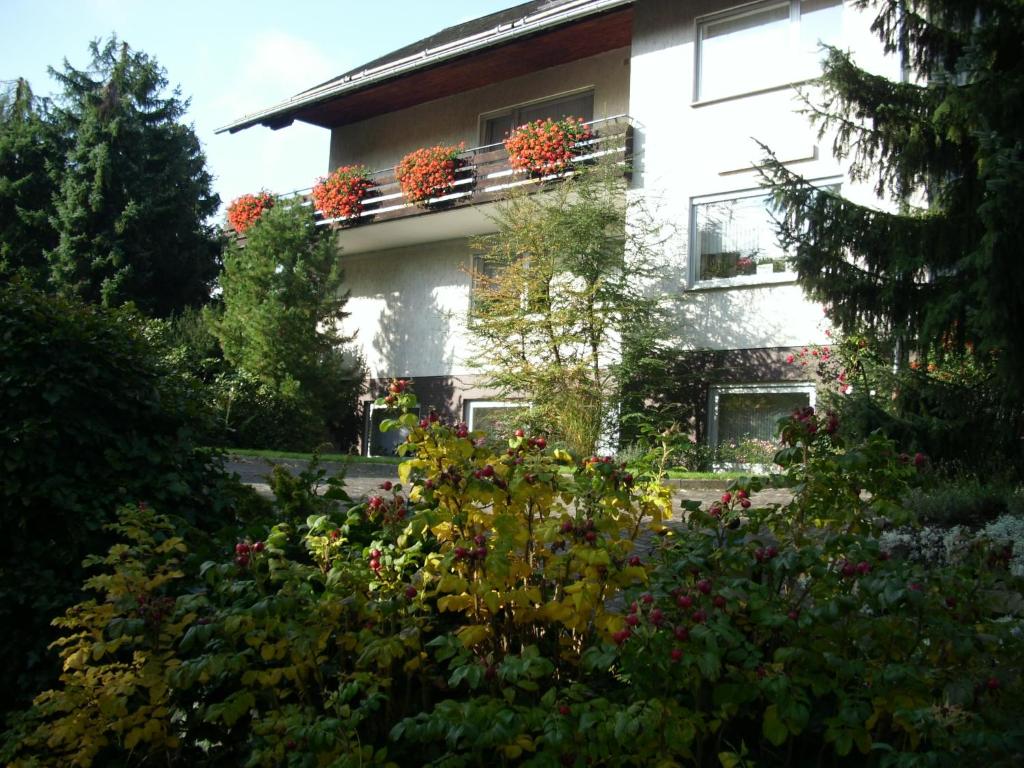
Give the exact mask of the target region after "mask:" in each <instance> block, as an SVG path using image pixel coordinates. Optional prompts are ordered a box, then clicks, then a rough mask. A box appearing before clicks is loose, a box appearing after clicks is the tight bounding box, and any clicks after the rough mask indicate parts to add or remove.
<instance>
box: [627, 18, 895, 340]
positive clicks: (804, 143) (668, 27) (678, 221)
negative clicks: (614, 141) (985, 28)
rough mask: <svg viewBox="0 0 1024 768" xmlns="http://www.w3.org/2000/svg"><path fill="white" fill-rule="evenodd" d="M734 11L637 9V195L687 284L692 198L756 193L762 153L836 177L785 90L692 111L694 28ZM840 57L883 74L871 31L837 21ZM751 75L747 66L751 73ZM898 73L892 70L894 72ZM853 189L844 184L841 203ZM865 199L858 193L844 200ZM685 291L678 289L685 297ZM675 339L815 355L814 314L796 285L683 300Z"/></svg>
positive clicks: (633, 71) (825, 147) (827, 144)
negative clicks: (664, 228) (809, 349)
mask: <svg viewBox="0 0 1024 768" xmlns="http://www.w3.org/2000/svg"><path fill="white" fill-rule="evenodd" d="M739 5H741V3H739V2H721V1H720V0H719V1H717V2H716V1H713V0H703V1H698V2H693V3H681V2H677V0H639V1H638V3H637V6H636V20H635V26H634V33H633V46H632V52H631V55H632V62H631V67H630V87H629V93H630V102H629V114H630V115H631V116H632V117H633V119H634V120H635V121H636V125H637V137H636V142H635V146H636V152H637V154H636V158H635V161H634V164H635V171H636V172H635V176H634V179H635V182H634V183H635V185H636V187H637V189H638V191H640V192H641V193H643V194H644V195H646V197H647V198H648V201H649V204H650V205H651V206H652V207H653V208H654V209H655V211H656V213H657V215H658V216H659V217H661V218H663V219H664V220H666V221H667V222H670V224H671V227H672V229H673V234H672V237H671V238H670V240H669V244H668V248H667V252H668V253H669V255H670V258H671V259H672V261H673V262H674V263H673V267H674V269H673V272H674V273H675V274H677V275H679V276H680V277H681V278H682V280H684V281H685V279H686V276H687V275H688V274H689V271H690V270H689V264H688V251H689V238H690V228H689V216H690V203H691V199H692V198H694V197H700V196H704V195H713V194H719V193H728V192H733V191H741V190H749V189H753V188H756V187H758V186H759V178H758V176H757V174H756V173H755V172H754V171H753V170H752V169H751V165H753V164H756V163H758V162H759V160H760V158H761V157H762V153H761V150H760V149H759V147H758V146H757V144H756V142H755V141H754V139H757V140H759V141H761V142H762V143H764V144H767V145H768V146H770V147H771V148H772V149H773V150H774V151H775V152H776V155H777V156H778V158H779V159H780V160H782V161H783V162H786V163H788V164H790V167H791V168H792V169H793V170H794V171H795V172H797V173H800V174H801V175H803V176H804V177H805V178H808V179H819V178H825V177H834V176H839V175H841V174H842V172H843V168H842V166H841V164H840V163H838V162H837V161H836V160H834V159H833V158H832V156H831V152H830V148H831V141H830V139H829V138H828V137H825V138H824V139H819V138H818V137H817V136H816V131H815V130H814V129H813V128H812V127H811V126H810V124H809V123H808V121H807V118H806V117H804V116H803V115H800V114H798V113H797V112H796V110H797V109H799V108H800V107H801V106H802V105H801V102H800V101H799V99H798V97H797V94H796V91H795V89H794V88H792V87H782V88H779V89H777V90H771V91H767V92H761V93H756V94H749V95H743V96H736V97H730V98H725V99H721V100H718V101H711V102H704V103H699V102H695V100H694V93H695V88H694V77H695V60H696V51H695V45H694V37H695V30H696V19H697V18H698V17H699V16H701V15H704V14H707V13H710V12H715V11H720V10H725V9H727V8H730V7H735V6H739ZM842 23H843V29H842V41H843V45H844V46H849V47H850V48H852V49H854V50H856V51H861V52H862V55H860V56H859V60H860V61H862V62H864V63H866V64H869V65H870V66H871V68H872V69H875V70H876V71H887V72H888V73H889V74H893V67H894V64H893V62H891V61H885V60H884V59H883V58H882V56H881V51H880V47H879V46H878V45H877V42H876V41H874V39H873V38H872V37H871V36H870V33H869V32H868V29H867V27H868V24H869V19H868V18H867V17H866V16H865V15H864V14H860V13H858V12H856V11H855V10H854V9H853V8H852V7H850V6H849V5H847V6H846V7H845V8H844V9H843V22H842ZM749 64H750V66H752V67H755V66H757V62H756V61H751V62H749ZM896 71H898V70H896ZM850 189H851V187H850V185H849V184H848V183H847V182H844V185H843V191H844V193H848V192H849V191H850ZM854 191H855V193H856V194H857V196H859V197H864V191H863V190H854ZM685 287H686V286H685V285H679V286H677V288H678V289H680V290H683V289H685ZM685 305H686V308H685V311H684V312H683V313H682V316H681V323H680V327H679V329H678V332H679V336H680V344H681V346H683V347H686V348H703V349H745V348H758V347H774V346H798V345H804V344H809V343H825V341H826V339H825V336H824V331H825V330H826V328H827V327H828V326H827V324H826V323H824V322H822V312H821V309H820V307H818V306H815V305H814V304H812V303H811V302H809V301H807V300H806V299H805V298H804V297H803V294H802V291H801V290H800V288H799V287H798V286H797V285H795V284H794V283H788V284H774V285H767V286H744V287H734V288H729V289H714V290H690V291H688V292H687V293H686V296H685Z"/></svg>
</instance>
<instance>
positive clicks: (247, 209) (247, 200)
mask: <svg viewBox="0 0 1024 768" xmlns="http://www.w3.org/2000/svg"><path fill="white" fill-rule="evenodd" d="M273 207H274V196H273V195H272V194H270V193H269V192H266V191H263V190H261V191H259V192H257V193H256V194H255V195H242V196H241V197H236V198H235V199H234V200H232V201H231V205H229V206H228V224H230V225H231V228H232V229H234V230H235V232H237V233H238V234H240V235H241V234H244V233H245V231H246V230H247V229H249V227H251V226H252V225H253V224H255V223H256V221H257V220H258V219H259V217H260V216H262V215H263V212H264V211H268V210H270V209H271V208H273Z"/></svg>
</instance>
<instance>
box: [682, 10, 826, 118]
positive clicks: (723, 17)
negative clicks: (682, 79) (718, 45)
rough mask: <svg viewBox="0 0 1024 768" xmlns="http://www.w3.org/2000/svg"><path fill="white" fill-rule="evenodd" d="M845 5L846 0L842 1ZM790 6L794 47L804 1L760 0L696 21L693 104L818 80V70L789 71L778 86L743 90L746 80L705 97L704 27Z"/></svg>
mask: <svg viewBox="0 0 1024 768" xmlns="http://www.w3.org/2000/svg"><path fill="white" fill-rule="evenodd" d="M839 4H840V5H843V3H839ZM785 5H789V38H790V48H791V49H792V48H794V47H796V46H798V45H799V36H800V0H759V2H754V3H747V4H746V5H740V6H737V7H735V8H729V9H727V10H724V11H716V12H715V13H709V14H707V15H705V16H698V17H697V18H696V20H695V25H694V40H695V44H694V46H693V49H694V63H693V103H694V105H698V106H699V105H700V104H713V103H715V102H718V101H726V100H729V99H735V98H741V97H744V96H751V95H753V94H758V93H766V92H770V91H777V90H781V89H785V88H792V87H793V86H794V85H799V84H800V83H806V82H808V81H809V80H812V79H814V78H815V77H816V76H817V75H816V74H814V73H807V74H806V75H802V74H796V76H795V77H794V76H793V75H794V73H792V72H788V73H785V74H784V75H783V76H782V81H781V82H779V83H776V84H774V85H767V86H763V87H759V88H754V89H752V90H743V83H742V82H738V83H737V84H736V86H737V88H736V90H735V91H730V92H728V93H720V94H715V95H714V96H709V97H705V96H704V95H702V94H701V78H702V75H703V71H702V70H703V63H702V60H703V55H702V54H703V51H702V48H703V45H702V44H703V41H704V28H705V27H706V26H707V25H708V24H717V23H720V22H722V21H728V20H730V19H739V18H742V17H744V16H751V15H753V14H756V13H762V12H764V11H766V10H768V9H769V8H774V7H781V6H785ZM789 53H790V51H785V52H780V55H787V56H788V55H789ZM786 66H787V67H791V66H792V64H791V62H789V61H787V63H786Z"/></svg>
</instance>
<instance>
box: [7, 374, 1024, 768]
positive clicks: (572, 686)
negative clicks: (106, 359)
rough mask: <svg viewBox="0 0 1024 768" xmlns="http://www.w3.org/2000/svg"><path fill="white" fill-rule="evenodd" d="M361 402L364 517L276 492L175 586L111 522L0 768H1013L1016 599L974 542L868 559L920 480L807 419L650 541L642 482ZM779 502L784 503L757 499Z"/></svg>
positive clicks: (143, 536)
mask: <svg viewBox="0 0 1024 768" xmlns="http://www.w3.org/2000/svg"><path fill="white" fill-rule="evenodd" d="M385 397H386V398H391V399H390V401H386V400H385V398H384V397H382V398H381V399H380V400H379V401H378V402H377V405H378V406H380V407H390V408H391V409H392V410H393V413H392V414H391V415H392V416H393V418H390V419H387V420H385V422H384V423H383V424H382V428H384V429H392V428H402V429H403V430H405V431H406V433H407V435H408V437H407V440H406V442H405V443H404V444H403V446H402V448H401V451H402V452H403V453H404V454H405V455H407V456H408V457H409V459H408V461H406V462H405V463H404V464H403V465H402V466H401V467H400V469H399V480H398V482H395V481H392V480H386V481H383V482H381V483H380V487H379V488H378V489H377V490H376V491H374V493H372V494H371V495H370V497H369V499H367V500H366V501H363V502H360V503H353V502H352V501H350V500H348V499H347V497H345V496H344V495H343V493H342V492H341V491H340V489H339V487H338V485H337V484H335V485H330V484H328V490H327V493H326V494H322V493H320V492H318V491H320V490H321V487H320V486H321V481H322V479H323V478H322V476H321V475H320V474H319V472H318V471H317V470H316V469H315V468H309V469H307V470H306V471H305V472H304V473H302V475H301V481H300V479H296V478H293V480H292V482H291V484H289V483H288V482H286V481H284V480H283V479H281V478H278V479H277V480H276V481H275V492H276V493H278V495H279V503H280V505H281V507H282V514H281V515H280V520H279V522H277V523H276V524H274V525H272V526H271V527H270V528H269V530H266V529H264V530H244V531H238V530H231V531H230V532H229V534H228V535H227V538H225V539H223V540H222V542H221V546H220V548H219V550H218V556H217V557H216V558H215V559H213V560H211V561H209V562H207V563H204V564H203V565H202V566H199V567H198V568H197V567H196V566H195V564H194V563H191V562H190V560H189V559H188V557H187V554H186V552H185V551H184V545H183V542H182V540H181V539H179V538H177V537H175V536H173V530H172V529H171V527H170V525H169V524H168V523H167V521H166V520H164V519H162V518H159V517H158V516H156V515H155V514H154V513H153V512H152V511H151V510H146V509H129V510H126V512H125V514H124V516H123V519H122V523H121V525H120V527H119V532H120V533H121V534H122V535H123V536H124V538H125V543H124V544H118V545H115V547H114V548H112V549H111V551H110V553H109V555H108V556H107V557H106V558H102V559H100V558H95V559H94V560H93V561H92V562H94V563H95V564H97V565H100V566H101V567H102V569H103V572H102V573H101V574H98V575H97V576H96V577H95V578H94V579H92V580H91V581H90V587H91V588H92V589H94V590H96V591H97V592H98V593H99V595H98V597H97V599H96V600H92V601H87V602H85V603H82V604H80V605H79V606H77V607H76V608H74V609H72V611H70V612H69V613H68V614H67V616H66V617H64V618H63V619H61V621H60V626H62V627H63V628H64V629H65V630H66V634H65V636H64V637H63V638H62V639H61V640H60V641H59V642H58V647H59V648H60V649H61V654H62V656H63V661H64V674H63V677H62V686H61V687H60V688H58V689H55V690H53V691H49V692H47V693H44V694H43V695H42V696H40V697H39V698H38V699H37V701H36V707H35V709H34V710H33V711H32V712H30V713H29V714H28V715H27V716H24V717H21V718H18V719H17V720H16V723H15V727H14V728H13V729H12V730H11V732H10V734H9V735H8V736H6V737H5V738H6V739H7V741H6V744H5V746H3V747H0V760H2V761H3V762H4V763H5V764H11V765H16V766H20V765H31V764H36V763H44V764H67V765H83V766H88V765H93V764H95V765H111V764H124V763H127V762H128V761H129V759H132V760H136V761H138V762H146V761H148V762H153V763H167V764H188V765H193V764H194V765H200V766H203V765H211V766H212V765H306V764H309V765H339V766H349V765H352V766H354V765H359V764H378V765H380V764H385V765H386V764H395V765H494V764H500V765H524V766H526V765H571V766H586V765H609V766H610V765H635V766H646V765H658V764H664V765H699V766H721V765H725V766H742V765H755V764H756V765H768V766H782V765H819V764H822V765H837V764H844V765H872V766H874V765H878V766H890V765H891V766H904V765H906V766H911V765H945V764H950V763H951V761H955V762H960V763H963V764H972V765H973V764H990V765H993V766H997V765H1014V764H1019V763H1020V758H1021V756H1022V755H1024V727H1022V726H1021V723H1022V722H1024V682H1022V672H1021V670H1022V669H1024V627H1022V621H1021V617H1020V613H1021V604H1020V587H1021V580H1020V579H1019V578H1018V577H1015V575H1014V574H1013V573H1012V572H1011V571H1010V570H1009V569H1008V567H1007V565H1006V561H1005V558H1002V559H1001V558H999V557H995V558H994V557H992V556H991V555H992V552H991V551H989V548H988V546H987V545H986V544H985V543H984V542H982V543H979V544H977V546H976V549H975V550H973V551H972V552H970V553H967V554H965V557H964V558H963V559H962V560H959V561H958V562H957V563H956V564H953V565H949V564H947V566H946V567H943V568H931V567H930V566H928V565H927V564H923V563H919V562H915V561H911V560H907V559H903V558H901V557H900V556H899V555H898V554H896V553H893V552H890V551H888V550H886V549H885V548H884V547H883V546H882V545H881V544H880V542H879V539H878V533H879V532H880V531H881V529H882V528H883V526H884V525H885V524H886V520H887V519H890V518H891V517H892V516H893V515H894V514H896V513H897V505H898V500H899V499H900V498H901V497H902V494H904V493H906V492H907V491H908V490H909V489H910V488H911V487H912V484H913V483H914V482H916V481H917V479H918V478H919V477H920V474H919V470H918V469H917V468H916V467H914V466H913V462H904V461H902V460H901V458H900V455H899V453H898V452H897V451H896V449H895V446H894V445H893V444H892V443H891V442H890V441H887V440H884V439H882V438H878V439H877V440H875V441H873V442H871V443H870V444H855V445H844V444H843V443H842V441H841V440H840V439H839V438H838V436H837V435H836V433H835V432H833V433H832V434H829V426H830V425H829V418H828V417H827V416H825V417H821V416H819V415H818V414H817V413H815V412H812V411H805V410H801V411H799V412H797V413H796V414H794V415H793V417H792V418H790V419H788V420H787V421H786V423H785V424H784V425H783V439H784V442H785V443H786V448H784V449H783V451H781V452H780V454H781V455H780V461H781V462H782V463H783V464H784V466H785V467H786V474H785V475H780V476H776V477H772V478H741V479H739V480H736V481H735V482H734V483H733V484H732V485H731V487H730V488H729V489H728V490H727V491H726V492H724V493H723V494H721V496H720V497H719V498H718V499H717V500H716V501H715V502H714V503H713V504H711V505H708V506H707V507H706V508H702V506H701V505H700V504H698V503H692V502H684V503H683V508H684V512H685V514H684V520H683V522H682V523H681V524H679V525H676V526H674V527H673V528H672V529H670V528H669V527H668V526H667V525H666V518H667V516H668V515H669V512H670V510H669V508H668V507H667V505H666V501H667V497H666V495H665V494H664V492H663V489H662V488H661V486H660V483H659V482H658V479H657V478H651V477H645V476H635V475H634V474H633V472H631V471H630V469H629V468H628V467H625V466H623V465H622V464H620V463H618V462H616V461H614V460H613V459H611V458H608V457H602V456H591V457H589V458H588V459H586V460H584V461H581V462H575V461H574V460H573V458H572V457H571V456H569V455H568V454H566V453H565V452H564V451H561V450H559V449H557V448H554V447H552V446H549V445H548V442H547V439H546V437H545V436H544V435H543V434H539V433H532V434H530V433H528V432H527V431H526V430H524V429H520V430H517V431H516V432H514V433H513V434H511V435H509V436H508V439H507V441H506V443H505V445H506V446H507V448H505V449H504V450H502V451H500V452H493V451H491V450H490V449H489V448H488V447H487V444H486V443H485V442H484V441H483V435H482V433H480V432H476V431H472V430H470V429H469V428H468V427H467V425H465V424H464V423H462V422H459V421H452V420H450V419H448V418H446V417H445V416H443V415H441V414H438V413H437V412H436V411H428V415H426V416H421V415H420V414H419V403H418V401H417V399H416V396H415V394H414V393H413V391H412V387H411V384H410V382H408V381H407V380H396V381H393V382H391V384H390V385H389V386H388V388H387V394H386V395H385ZM775 485H777V486H787V487H789V488H790V489H791V490H792V492H793V501H792V503H790V504H787V505H785V506H780V505H769V506H764V505H761V504H759V503H758V494H759V493H760V492H761V491H763V490H764V489H765V488H766V487H768V486H775ZM300 486H308V487H300ZM828 493H830V494H831V495H832V497H834V498H832V499H831V500H828V499H826V498H825V494H828ZM641 534H643V535H642V536H641ZM641 541H642V543H641V544H640V545H639V546H638V542H641ZM211 733H215V734H217V737H216V739H215V740H212V739H211V738H210V734H211Z"/></svg>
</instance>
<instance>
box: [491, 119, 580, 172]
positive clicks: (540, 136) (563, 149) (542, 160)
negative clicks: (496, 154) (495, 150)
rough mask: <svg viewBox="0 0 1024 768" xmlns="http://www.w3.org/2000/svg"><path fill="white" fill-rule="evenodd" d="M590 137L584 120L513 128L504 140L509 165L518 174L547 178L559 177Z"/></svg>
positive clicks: (538, 122)
mask: <svg viewBox="0 0 1024 768" xmlns="http://www.w3.org/2000/svg"><path fill="white" fill-rule="evenodd" d="M591 136H592V134H591V131H590V126H589V125H587V124H586V123H585V122H584V121H583V118H573V117H567V118H565V119H563V120H552V119H551V118H548V119H547V120H536V121H534V122H532V123H526V124H525V125H521V126H519V127H518V128H516V129H515V130H514V131H512V133H511V134H510V135H509V137H508V138H507V139H505V149H506V150H507V151H508V155H509V162H510V163H511V164H512V167H513V168H514V169H515V170H517V171H529V172H530V173H532V174H540V175H547V174H552V173H562V172H563V171H565V170H568V168H569V167H570V166H571V165H572V159H573V158H574V157H575V156H576V155H578V154H579V153H580V151H581V150H582V146H581V145H582V143H583V142H585V141H587V140H588V139H590V138H591Z"/></svg>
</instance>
